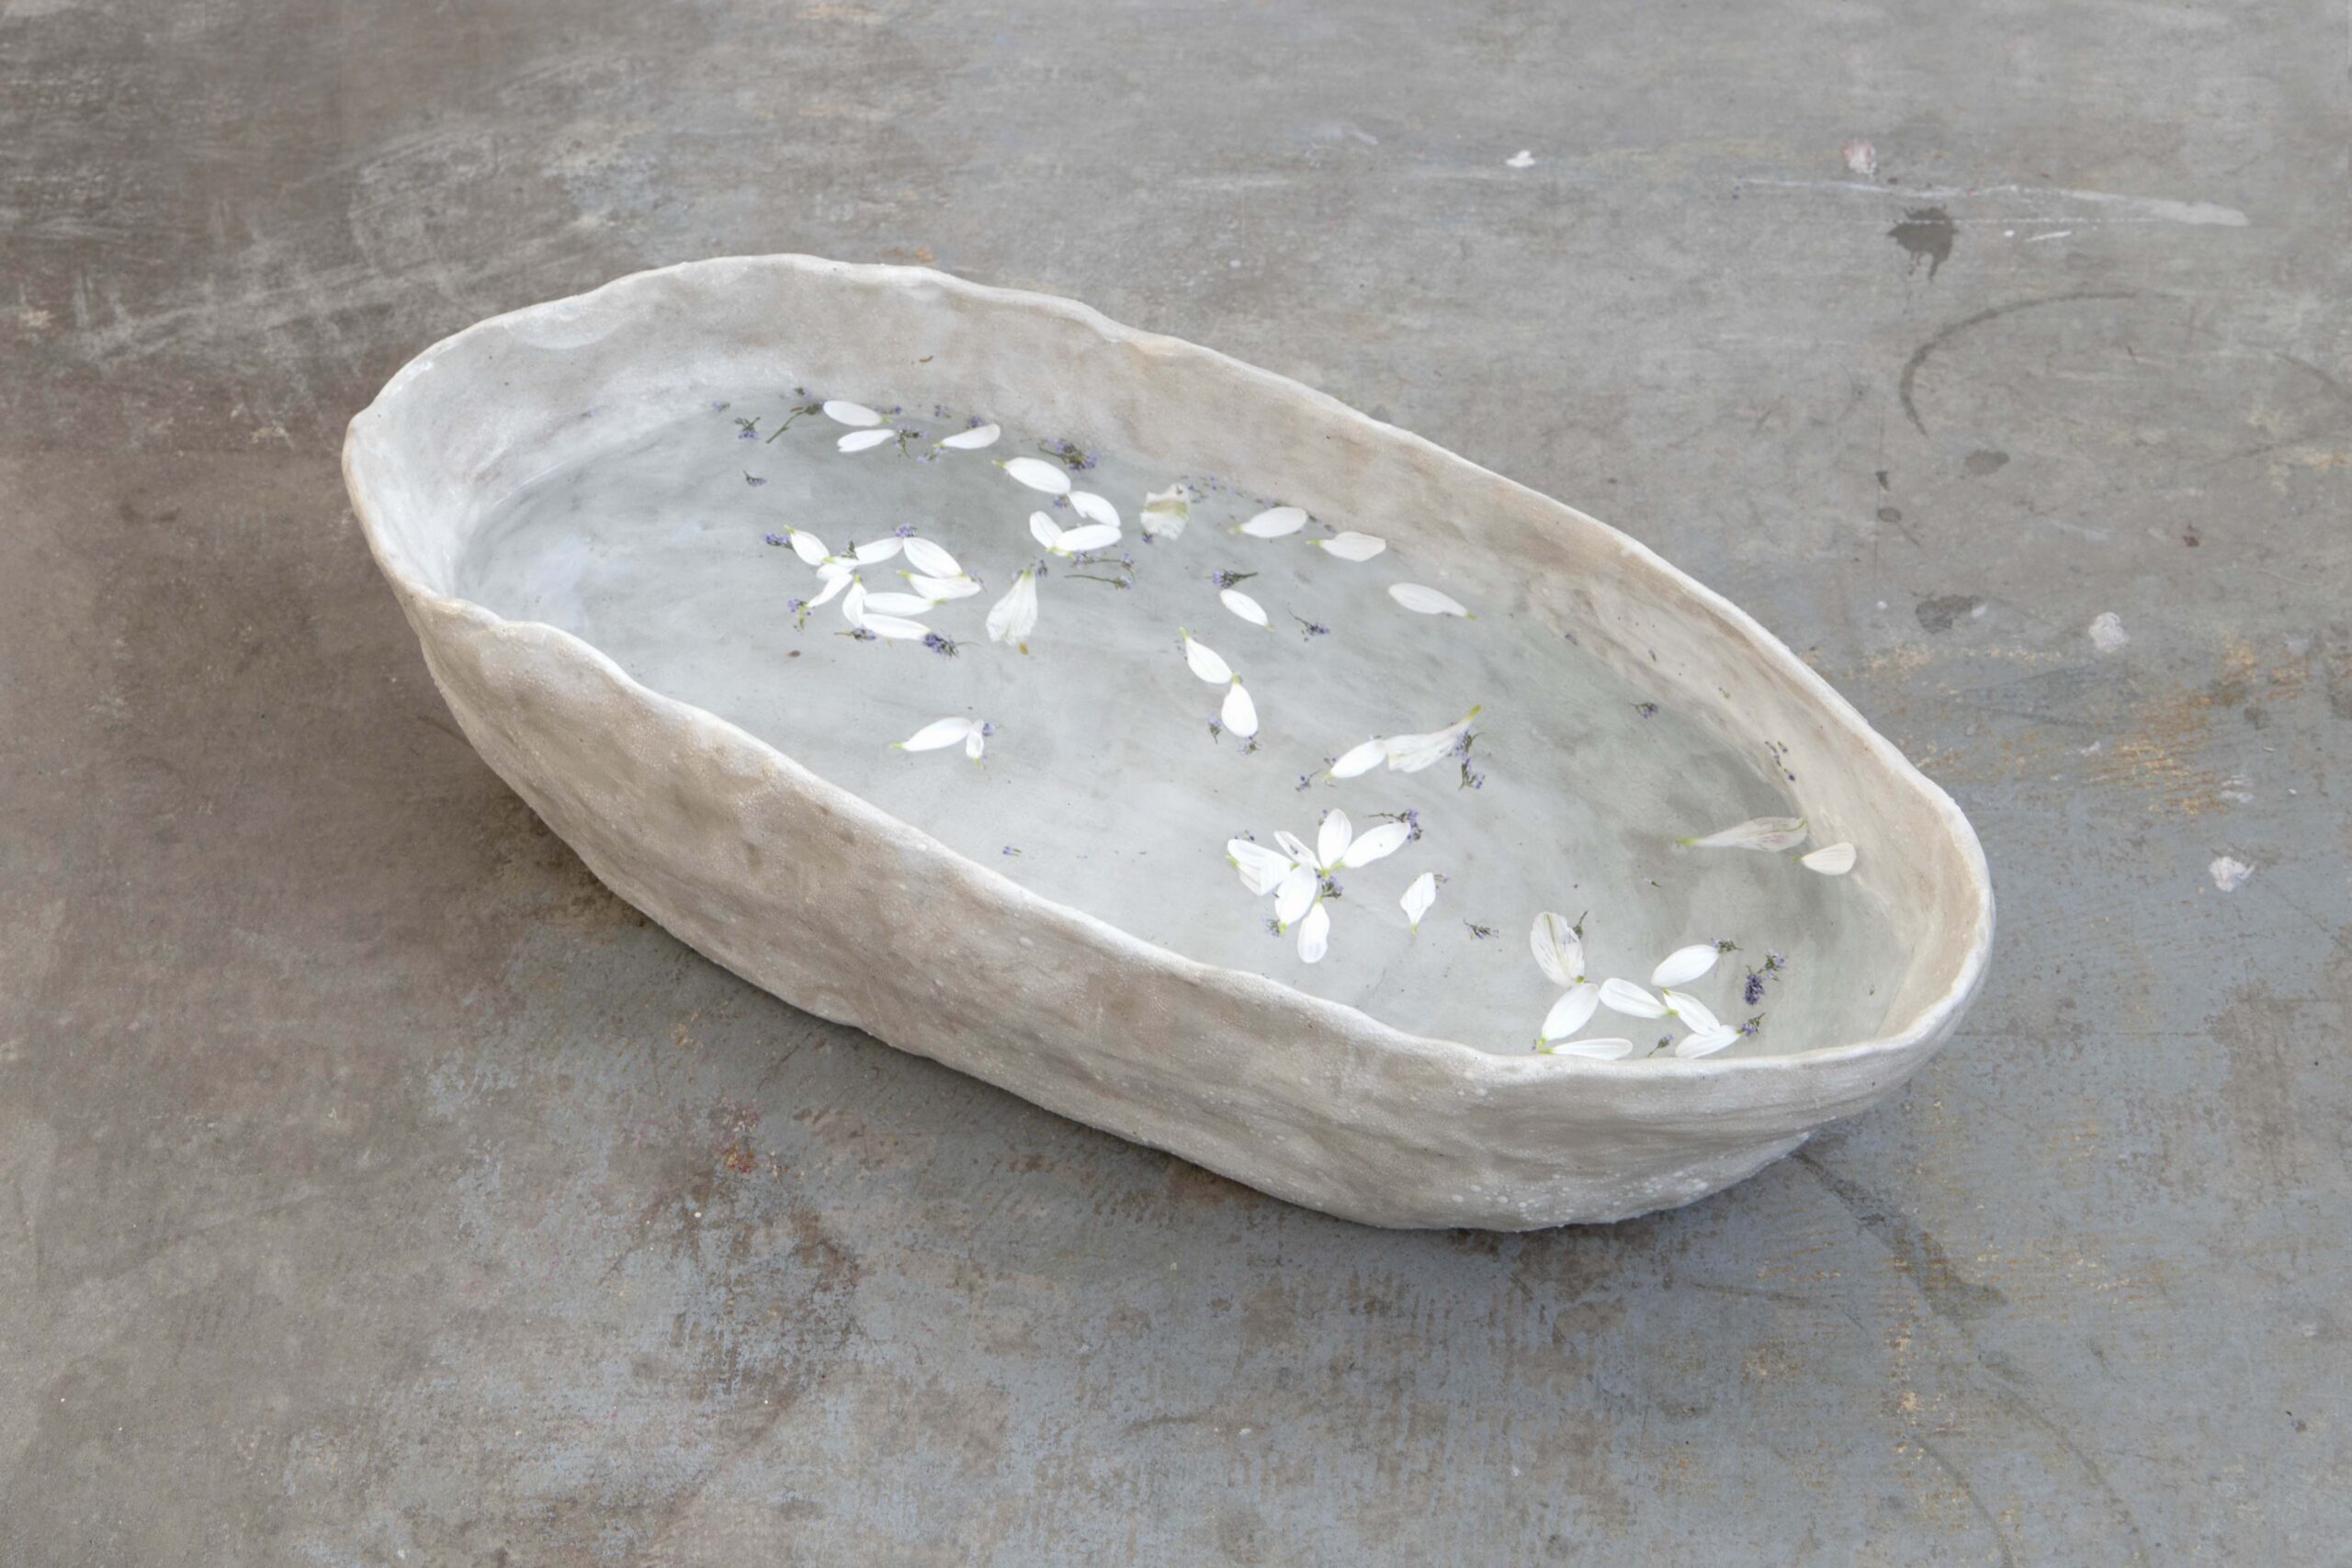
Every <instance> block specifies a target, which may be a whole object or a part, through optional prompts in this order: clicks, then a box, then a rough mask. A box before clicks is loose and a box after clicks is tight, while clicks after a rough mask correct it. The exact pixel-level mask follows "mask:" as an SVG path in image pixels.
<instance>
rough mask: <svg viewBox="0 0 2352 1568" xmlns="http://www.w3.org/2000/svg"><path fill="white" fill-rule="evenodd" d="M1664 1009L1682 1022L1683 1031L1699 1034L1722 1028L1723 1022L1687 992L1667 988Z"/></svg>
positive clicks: (1710, 1009)
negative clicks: (1692, 1031) (1687, 1030)
mask: <svg viewBox="0 0 2352 1568" xmlns="http://www.w3.org/2000/svg"><path fill="white" fill-rule="evenodd" d="M1666 1009H1667V1010H1668V1012H1670V1013H1672V1014H1673V1015H1674V1016H1675V1017H1677V1018H1679V1019H1680V1020H1681V1021H1682V1026H1683V1027H1684V1028H1685V1029H1690V1030H1695V1031H1696V1032H1699V1033H1701V1034H1705V1033H1708V1032H1711V1031H1713V1030H1717V1029H1721V1028H1722V1027H1723V1026H1724V1021H1723V1020H1722V1019H1719V1018H1717V1017H1716V1016H1715V1014H1714V1010H1713V1009H1712V1008H1710V1007H1708V1006H1707V1004H1706V1003H1704V1002H1702V1001H1701V1000H1700V999H1699V998H1696V997H1694V996H1692V995H1691V993H1690V992H1688V991H1678V990H1674V989H1673V988H1671V987H1668V990H1667V993H1666Z"/></svg>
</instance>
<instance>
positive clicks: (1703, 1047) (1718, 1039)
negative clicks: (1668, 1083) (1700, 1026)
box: [1674, 1029, 1739, 1060]
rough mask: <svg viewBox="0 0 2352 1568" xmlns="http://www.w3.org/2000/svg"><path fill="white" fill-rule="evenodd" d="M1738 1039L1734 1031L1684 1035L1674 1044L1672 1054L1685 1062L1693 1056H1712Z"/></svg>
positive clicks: (1718, 1030)
mask: <svg viewBox="0 0 2352 1568" xmlns="http://www.w3.org/2000/svg"><path fill="white" fill-rule="evenodd" d="M1738 1038H1739V1031H1738V1030H1736V1029H1714V1030H1710V1031H1708V1032H1705V1033H1703V1034H1686V1035H1684V1036H1683V1037H1682V1038H1681V1039H1679V1040H1678V1041H1676V1042H1675V1043H1674V1054H1675V1055H1678V1056H1680V1057H1683V1058H1685V1059H1686V1060H1687V1059H1689V1058H1691V1057H1693V1056H1712V1055H1714V1054H1715V1053H1716V1052H1718V1051H1720V1050H1722V1049H1723V1048H1724V1046H1726V1045H1728V1044H1730V1043H1732V1042H1733V1041H1735V1040H1736V1039H1738Z"/></svg>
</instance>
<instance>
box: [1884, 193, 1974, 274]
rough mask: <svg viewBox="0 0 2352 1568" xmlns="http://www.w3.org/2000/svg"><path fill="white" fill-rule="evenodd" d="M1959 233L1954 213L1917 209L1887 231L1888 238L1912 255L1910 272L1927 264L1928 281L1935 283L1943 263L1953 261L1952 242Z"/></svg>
mask: <svg viewBox="0 0 2352 1568" xmlns="http://www.w3.org/2000/svg"><path fill="white" fill-rule="evenodd" d="M1958 233H1959V231H1958V230H1956V229H1954V228H1953V227H1952V221H1951V213H1949V212H1946V211H1945V210H1944V209H1942V208H1940V207H1914V208H1911V209H1908V210H1907V211H1905V213H1904V214H1903V221H1901V222H1900V223H1897V224H1896V225H1895V226H1894V228H1892V229H1889V230H1888V231H1886V234H1887V238H1889V239H1891V240H1893V241H1894V243H1896V244H1898V245H1900V246H1902V247H1903V252H1904V254H1905V255H1907V256H1909V257H1910V258H1911V260H1910V265H1911V269H1912V270H1913V271H1915V272H1916V271H1917V270H1918V267H1919V264H1920V263H1921V262H1922V261H1924V262H1926V263H1927V264H1928V281H1929V282H1931V283H1932V282H1934V281H1935V276H1936V274H1937V273H1938V272H1939V271H1940V270H1941V269H1942V267H1943V265H1944V263H1946V262H1948V261H1950V260H1951V246H1952V241H1953V240H1954V239H1955V238H1956V237H1957V236H1958Z"/></svg>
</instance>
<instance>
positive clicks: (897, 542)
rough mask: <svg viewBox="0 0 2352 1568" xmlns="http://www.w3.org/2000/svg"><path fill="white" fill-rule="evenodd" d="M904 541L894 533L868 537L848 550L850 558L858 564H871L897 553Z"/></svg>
mask: <svg viewBox="0 0 2352 1568" xmlns="http://www.w3.org/2000/svg"><path fill="white" fill-rule="evenodd" d="M905 543H906V541H905V540H904V539H901V538H899V536H897V535H896V534H892V535H889V536H886V537H883V538H879V539H868V540H867V541H866V542H865V544H862V545H860V546H858V547H857V548H855V549H854V550H852V551H851V552H850V558H851V559H852V560H854V561H855V562H857V564H858V565H860V566H872V565H873V564H874V563H875V562H876V561H880V560H888V559H889V558H891V557H892V556H895V555H897V554H898V553H899V547H900V546H902V545H904V544H905Z"/></svg>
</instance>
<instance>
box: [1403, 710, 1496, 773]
mask: <svg viewBox="0 0 2352 1568" xmlns="http://www.w3.org/2000/svg"><path fill="white" fill-rule="evenodd" d="M1484 711H1485V708H1484V706H1483V705H1481V706H1479V707H1475V708H1472V709H1471V710H1470V712H1469V714H1468V716H1465V717H1464V719H1463V720H1462V722H1461V723H1459V724H1449V725H1447V726H1446V727H1445V728H1443V729H1432V730H1430V732H1429V733H1428V734H1426V735H1392V736H1390V737H1389V738H1388V739H1387V740H1386V741H1385V745H1386V746H1387V748H1388V765H1389V767H1391V768H1393V769H1394V770H1396V771H1397V773H1419V772H1420V771H1421V770H1422V769H1423V768H1426V767H1429V766H1430V765H1431V764H1432V763H1435V762H1438V761H1443V760H1444V758H1445V757H1446V756H1447V755H1448V754H1449V753H1451V752H1452V751H1453V748H1454V746H1455V745H1456V744H1457V743H1459V742H1460V740H1461V739H1462V738H1463V737H1464V735H1466V734H1468V733H1469V732H1470V720H1471V719H1474V718H1476V717H1477V716H1478V715H1479V714H1481V713H1483V712H1484Z"/></svg>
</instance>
